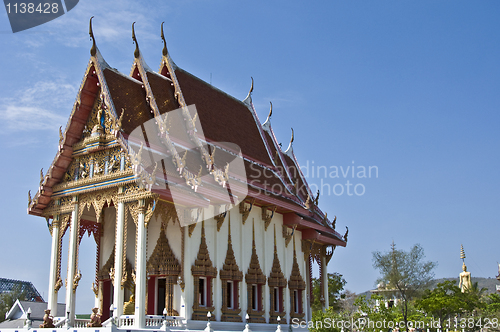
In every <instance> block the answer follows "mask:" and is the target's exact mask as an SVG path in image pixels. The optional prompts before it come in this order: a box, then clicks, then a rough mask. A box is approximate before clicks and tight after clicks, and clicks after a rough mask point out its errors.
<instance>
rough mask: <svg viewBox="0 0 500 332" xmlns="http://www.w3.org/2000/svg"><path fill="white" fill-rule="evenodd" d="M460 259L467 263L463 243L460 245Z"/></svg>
mask: <svg viewBox="0 0 500 332" xmlns="http://www.w3.org/2000/svg"><path fill="white" fill-rule="evenodd" d="M460 259H461V260H462V262H464V264H465V250H464V246H463V245H462V244H461V245H460Z"/></svg>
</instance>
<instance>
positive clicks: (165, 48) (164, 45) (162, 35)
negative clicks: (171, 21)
mask: <svg viewBox="0 0 500 332" xmlns="http://www.w3.org/2000/svg"><path fill="white" fill-rule="evenodd" d="M163 23H165V22H161V39H162V40H163V51H162V53H163V55H164V56H167V54H168V50H167V41H166V40H165V35H164V34H163Z"/></svg>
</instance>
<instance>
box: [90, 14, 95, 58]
mask: <svg viewBox="0 0 500 332" xmlns="http://www.w3.org/2000/svg"><path fill="white" fill-rule="evenodd" d="M93 18H94V16H92V17H91V18H90V21H89V35H90V39H92V48H91V49H90V55H91V56H95V55H96V53H97V46H96V44H95V38H94V32H93V31H92V19H93Z"/></svg>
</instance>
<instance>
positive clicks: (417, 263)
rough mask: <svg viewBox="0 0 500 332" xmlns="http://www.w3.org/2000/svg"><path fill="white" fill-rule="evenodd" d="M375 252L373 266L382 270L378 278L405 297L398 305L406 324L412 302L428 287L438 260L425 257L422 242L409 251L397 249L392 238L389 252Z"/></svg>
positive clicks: (390, 291)
mask: <svg viewBox="0 0 500 332" xmlns="http://www.w3.org/2000/svg"><path fill="white" fill-rule="evenodd" d="M372 254H373V267H375V268H376V269H378V270H379V271H380V274H381V277H380V278H379V279H378V280H377V282H378V283H383V284H385V285H386V289H387V290H388V291H389V293H393V294H394V295H395V296H397V297H398V298H399V299H400V300H401V301H402V304H401V305H400V306H398V307H399V309H400V311H401V315H402V318H403V321H404V323H405V327H406V326H407V325H408V313H409V303H410V301H411V300H412V299H414V298H415V297H417V296H418V295H419V294H420V293H421V292H422V291H423V289H425V288H426V287H428V285H429V284H430V282H431V281H432V279H433V278H434V273H433V271H432V270H433V269H434V267H435V266H436V265H437V264H436V263H434V262H424V261H423V259H424V257H425V255H424V249H423V248H422V247H421V246H420V245H419V244H416V245H414V246H413V248H412V249H411V250H410V251H409V252H406V251H404V250H397V249H396V246H395V244H394V242H393V243H392V248H391V250H390V251H389V252H386V253H381V252H379V251H375V252H373V253H372Z"/></svg>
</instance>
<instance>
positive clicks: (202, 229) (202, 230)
mask: <svg viewBox="0 0 500 332" xmlns="http://www.w3.org/2000/svg"><path fill="white" fill-rule="evenodd" d="M201 237H202V238H205V220H202V221H201Z"/></svg>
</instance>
